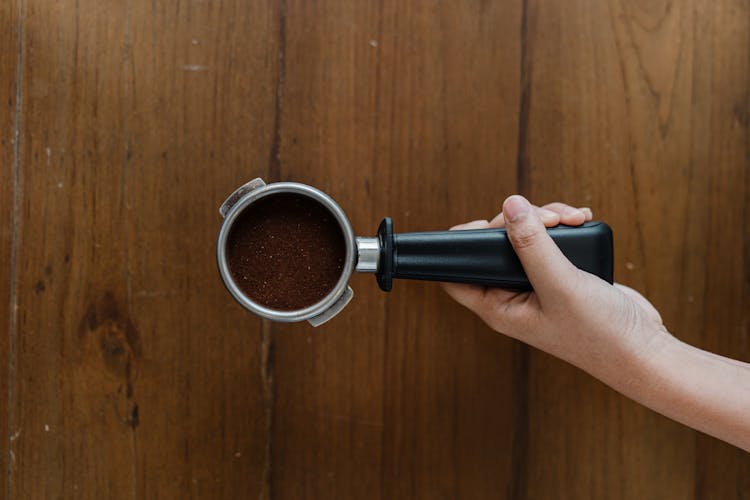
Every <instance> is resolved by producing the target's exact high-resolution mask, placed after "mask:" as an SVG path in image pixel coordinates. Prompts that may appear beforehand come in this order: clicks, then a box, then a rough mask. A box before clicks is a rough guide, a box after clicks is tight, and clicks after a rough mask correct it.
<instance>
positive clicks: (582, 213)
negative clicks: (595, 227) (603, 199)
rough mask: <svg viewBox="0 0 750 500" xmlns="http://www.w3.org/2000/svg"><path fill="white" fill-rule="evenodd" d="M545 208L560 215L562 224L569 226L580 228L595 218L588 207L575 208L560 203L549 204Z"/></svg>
mask: <svg viewBox="0 0 750 500" xmlns="http://www.w3.org/2000/svg"><path fill="white" fill-rule="evenodd" d="M543 208H546V209H547V210H550V211H552V212H555V213H556V214H559V216H560V223H561V224H567V225H568V226H580V225H581V224H583V223H584V222H586V221H590V220H591V219H592V218H593V216H594V214H593V213H592V212H591V209H590V208H588V207H584V208H575V207H572V206H570V205H566V204H565V203H560V202H554V203H548V204H547V205H544V207H543Z"/></svg>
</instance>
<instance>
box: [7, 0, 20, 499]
mask: <svg viewBox="0 0 750 500" xmlns="http://www.w3.org/2000/svg"><path fill="white" fill-rule="evenodd" d="M16 43H17V45H18V55H17V59H16V109H15V123H14V137H13V222H12V225H13V237H12V238H13V239H12V243H11V252H10V310H9V311H8V405H7V408H8V427H7V429H6V431H7V434H6V435H8V436H10V435H11V429H13V423H14V422H13V421H14V419H15V415H14V413H15V412H14V405H13V399H14V385H15V375H16V334H17V328H18V244H19V241H18V239H19V235H20V227H21V118H22V111H23V0H18V29H17V39H16ZM19 435H20V430H19ZM16 437H17V435H16ZM10 441H13V439H11V440H10ZM9 451H10V460H9V461H8V467H7V471H6V476H7V482H6V498H12V493H13V487H12V482H13V481H12V480H13V466H14V463H15V455H14V453H13V450H12V449H11V450H9Z"/></svg>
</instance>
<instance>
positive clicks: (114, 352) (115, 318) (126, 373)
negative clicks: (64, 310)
mask: <svg viewBox="0 0 750 500" xmlns="http://www.w3.org/2000/svg"><path fill="white" fill-rule="evenodd" d="M78 333H79V338H80V340H81V342H82V343H83V344H84V349H85V350H87V351H89V350H90V349H89V348H86V346H90V347H93V346H96V350H98V351H99V353H100V355H101V359H102V361H103V365H104V367H105V368H106V370H107V371H108V372H109V373H111V374H112V375H114V376H115V377H117V378H118V379H120V380H122V381H124V382H125V386H126V389H127V391H126V395H127V397H128V398H131V397H132V396H133V382H134V379H135V373H134V372H135V369H134V368H135V367H134V365H135V363H136V361H137V360H138V359H139V358H140V357H141V338H140V335H139V333H138V329H137V328H136V327H135V324H134V323H133V321H132V320H131V319H130V317H129V316H128V315H127V314H124V313H123V308H122V307H120V304H119V303H118V301H117V300H116V299H115V297H114V294H113V293H112V292H109V291H108V292H106V293H105V294H104V295H103V296H101V297H100V298H99V300H97V301H95V302H92V303H91V304H90V305H89V307H88V308H87V310H86V313H85V314H84V316H83V318H81V322H80V324H79V329H78Z"/></svg>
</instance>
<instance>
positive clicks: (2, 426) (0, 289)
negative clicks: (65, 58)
mask: <svg viewBox="0 0 750 500" xmlns="http://www.w3.org/2000/svg"><path fill="white" fill-rule="evenodd" d="M0 25H2V26H6V27H7V28H6V29H5V30H3V32H2V34H1V35H0V75H3V77H2V78H1V82H0V103H1V105H2V110H3V112H2V115H0V130H2V132H0V367H2V368H0V370H1V373H2V375H0V401H2V403H0V408H2V411H0V443H3V445H2V448H0V492H2V493H1V494H2V495H3V496H4V497H6V498H7V497H8V481H7V480H8V471H9V467H13V466H14V462H15V460H14V456H13V455H12V452H13V442H14V441H15V440H16V439H17V438H18V437H19V436H20V435H17V434H16V432H17V431H16V429H12V428H11V427H10V412H9V401H10V400H11V399H12V397H13V395H12V393H9V392H8V389H9V385H10V381H11V380H12V379H13V377H14V376H15V373H14V365H15V357H14V355H13V353H14V346H15V338H16V332H17V328H16V321H17V315H16V314H15V307H14V306H15V301H16V297H15V291H14V290H15V280H16V274H15V269H16V266H15V261H16V255H17V253H18V247H17V246H16V245H15V243H16V229H17V225H16V222H17V219H18V214H17V213H16V207H17V205H16V199H15V194H16V193H17V185H16V183H17V182H18V181H19V180H20V179H19V177H18V175H19V173H20V169H19V166H20V162H19V157H18V153H19V148H18V146H20V143H19V142H18V134H17V132H18V127H19V124H20V123H19V119H20V118H21V115H20V113H19V109H18V107H17V105H18V103H19V100H18V91H19V88H18V85H17V82H18V68H19V63H20V61H19V51H18V39H19V31H18V30H19V29H20V28H21V23H20V18H19V10H18V3H17V2H16V1H9V2H3V4H2V5H0Z"/></svg>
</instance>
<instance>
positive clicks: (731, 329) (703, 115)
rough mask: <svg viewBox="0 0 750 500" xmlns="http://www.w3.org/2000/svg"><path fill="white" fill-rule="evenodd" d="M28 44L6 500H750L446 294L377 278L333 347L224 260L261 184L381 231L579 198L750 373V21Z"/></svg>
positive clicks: (501, 10)
mask: <svg viewBox="0 0 750 500" xmlns="http://www.w3.org/2000/svg"><path fill="white" fill-rule="evenodd" d="M0 23H1V24H2V26H4V27H5V29H4V30H3V31H2V35H1V36H0V49H2V51H0V78H1V83H2V84H1V85H0V103H2V105H3V109H4V113H3V114H2V116H1V117H0V130H2V133H1V134H0V262H3V263H6V264H5V265H3V266H0V279H1V280H2V281H1V283H2V286H0V319H1V320H2V321H1V322H0V325H2V326H1V327H0V328H2V330H0V331H1V332H2V335H1V336H0V360H2V373H4V374H5V375H4V376H2V377H0V401H2V402H3V403H2V406H1V408H2V411H1V412H0V440H1V442H3V443H5V445H4V446H3V449H2V452H0V470H2V471H3V472H2V473H0V491H2V492H3V496H5V497H8V498H14V499H15V498H19V499H21V498H23V499H26V498H61V497H62V498H267V499H268V498H326V499H327V498H519V499H520V498H560V497H565V498H597V499H598V498H615V499H617V498H622V499H631V498H654V499H657V498H658V499H671V498H674V499H684V498H701V499H702V498H750V455H748V454H747V453H744V452H742V451H740V450H738V449H737V448H734V447H732V446H729V445H727V444H724V443H721V442H719V441H717V440H715V439H712V438H710V437H707V436H705V435H701V434H698V433H696V432H694V431H692V430H690V429H687V428H686V427H684V426H681V425H680V424H677V423H674V422H671V421H669V420H667V419H666V418H664V417H662V416H660V415H658V414H655V413H654V412H651V411H649V410H647V409H645V408H643V407H640V406H639V405H637V404H635V403H633V402H631V401H628V400H627V399H625V398H623V397H622V396H620V395H619V394H617V393H615V392H614V391H612V390H610V389H609V388H607V387H605V386H604V385H602V384H601V383H599V382H597V381H596V380H593V379H592V378H590V377H589V376H588V375H586V374H584V373H582V372H580V371H578V370H577V369H575V368H573V367H571V366H568V365H566V364H564V363H562V362H560V361H558V360H555V359H553V358H551V357H549V356H547V355H545V354H543V353H540V352H538V351H535V350H533V349H530V348H527V347H525V346H523V345H520V344H518V343H515V342H512V341H510V340H508V339H507V338H505V337H503V336H501V335H499V334H496V333H493V332H491V331H490V330H489V329H488V328H486V327H485V326H483V324H482V323H481V322H480V321H479V320H477V319H476V318H474V317H472V316H471V315H470V314H469V313H468V312H467V311H465V310H463V309H462V308H461V307H459V306H458V305H456V304H454V303H453V302H451V301H450V300H449V299H448V298H447V296H445V294H443V293H442V291H441V290H440V288H439V287H438V286H436V285H434V284H425V283H416V282H397V283H396V284H395V285H394V290H393V291H392V292H391V293H390V294H384V293H382V292H380V291H379V290H378V289H377V286H376V284H375V281H374V280H373V279H372V277H371V276H355V277H354V278H353V281H352V285H353V287H354V289H355V294H356V296H355V301H354V302H353V303H352V304H350V306H349V307H348V308H347V309H346V310H345V311H344V312H343V313H342V314H341V315H340V316H338V317H337V318H336V319H335V320H333V321H332V322H330V323H329V324H326V325H324V326H323V327H321V328H319V329H316V330H313V329H312V328H310V327H308V326H306V325H304V324H298V325H281V324H271V323H269V322H264V321H261V320H259V319H257V318H255V317H253V316H252V315H250V314H249V313H247V312H245V311H244V310H242V309H241V308H240V307H239V306H238V305H237V304H235V303H234V302H233V301H232V300H231V298H230V296H229V294H228V293H227V292H226V291H225V290H224V288H223V286H222V285H221V282H220V280H219V278H218V275H217V272H216V265H215V259H214V251H215V246H214V245H215V237H216V233H217V230H218V227H219V224H220V221H219V215H218V211H217V208H218V206H219V204H220V203H221V202H222V201H223V199H224V197H225V196H226V195H228V194H229V193H230V192H231V191H232V190H233V189H234V188H235V187H237V186H238V185H239V184H241V183H243V182H245V181H246V180H248V179H250V178H252V177H256V176H262V177H264V178H266V179H267V180H272V181H275V180H296V181H300V182H306V183H310V184H313V185H316V186H318V187H320V188H321V189H323V190H325V191H327V192H328V193H330V194H331V195H332V196H333V197H334V198H335V199H336V200H337V201H338V202H339V203H340V204H341V205H342V207H343V208H344V209H345V210H346V211H347V214H348V215H349V217H350V219H351V222H352V224H353V226H354V228H355V231H356V232H357V233H358V234H362V235H370V234H372V233H373V232H374V231H375V229H376V226H377V224H378V222H379V220H380V218H382V217H383V216H385V215H390V216H392V217H393V218H394V222H395V224H396V229H397V230H398V231H410V230H427V229H440V228H445V227H449V226H451V225H453V224H456V223H459V222H462V221H465V220H469V219H476V218H486V217H490V216H492V215H493V214H494V213H496V212H497V211H498V210H499V207H500V204H501V202H502V200H503V199H504V197H505V196H507V195H508V194H511V193H514V192H522V193H524V194H526V195H528V196H529V197H531V198H532V199H533V200H535V201H538V202H547V201H552V200H556V199H559V200H565V201H568V202H570V203H573V204H578V205H589V206H591V207H593V209H594V211H595V213H596V214H597V216H598V217H601V218H602V219H604V220H606V221H608V222H609V223H610V224H611V225H612V227H613V229H614V231H615V237H616V269H615V272H616V277H617V279H618V280H619V281H621V282H624V283H627V284H630V285H631V286H634V287H635V288H638V289H639V290H641V291H642V292H644V293H645V294H646V295H647V297H648V298H649V299H650V300H652V301H653V303H654V304H655V305H656V306H657V308H658V309H659V310H660V311H661V313H662V316H663V317H664V319H665V322H666V324H667V326H668V327H669V328H670V329H671V331H673V333H675V334H676V335H677V336H678V337H680V338H682V339H684V340H686V341H688V342H690V343H693V344H695V345H697V346H699V347H702V348H706V349H710V350H712V351H715V352H718V353H720V354H723V355H727V356H732V357H734V358H737V359H742V360H745V361H748V360H750V136H749V135H748V134H749V132H748V122H749V121H750V118H749V116H750V5H749V4H748V3H747V2H746V1H738V0H720V1H713V2H712V1H708V0H691V1H683V2H667V1H651V0H648V1H647V0H643V1H637V2H633V1H624V0H621V1H616V0H610V1H606V2H588V1H584V0H572V1H569V2H556V1H552V0H526V1H524V2H508V1H498V2H475V1H470V2H460V3H459V2H456V3H454V4H452V5H447V4H445V3H440V2H396V1H394V0H384V1H382V2H370V3H364V2H346V1H343V0H323V1H319V2H309V1H303V0H277V1H271V0H268V1H266V2H260V1H253V2H245V1H240V0H213V1H176V2H167V1H161V0H156V1H147V0H129V1H127V2H113V1H101V0H62V1H52V0H12V1H5V2H2V5H0ZM19 42H20V44H19ZM19 97H20V100H19V99H18V98H19Z"/></svg>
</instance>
